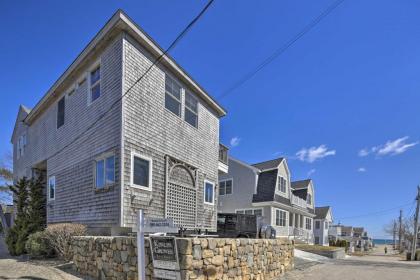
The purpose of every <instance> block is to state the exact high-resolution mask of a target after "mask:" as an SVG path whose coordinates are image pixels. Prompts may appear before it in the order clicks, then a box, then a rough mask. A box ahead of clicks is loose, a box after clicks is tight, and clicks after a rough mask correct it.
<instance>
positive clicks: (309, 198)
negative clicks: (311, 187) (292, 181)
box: [306, 193, 312, 205]
mask: <svg viewBox="0 0 420 280" xmlns="http://www.w3.org/2000/svg"><path fill="white" fill-rule="evenodd" d="M306 203H308V204H309V205H312V195H311V194H310V193H308V195H307V196H306Z"/></svg>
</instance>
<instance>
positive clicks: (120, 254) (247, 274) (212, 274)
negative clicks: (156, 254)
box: [71, 236, 294, 280]
mask: <svg viewBox="0 0 420 280" xmlns="http://www.w3.org/2000/svg"><path fill="white" fill-rule="evenodd" d="M145 247H146V248H145V250H146V254H145V255H146V278H147V279H152V274H153V266H152V260H151V257H150V248H149V240H148V239H147V238H146V240H145ZM177 247H178V253H179V260H180V267H181V279H183V280H184V279H186V280H189V279H197V280H204V279H223V280H252V279H257V280H267V279H273V278H275V277H278V276H280V275H282V274H283V273H284V272H285V271H286V270H289V269H292V268H293V248H294V246H293V244H292V242H291V241H289V240H284V239H245V238H241V239H228V238H178V239H177ZM71 250H72V251H73V254H74V255H73V261H74V264H75V267H76V269H77V271H79V272H80V273H81V274H84V275H89V276H91V277H93V278H96V279H137V244H136V238H135V237H93V236H86V237H75V238H73V241H72V245H71Z"/></svg>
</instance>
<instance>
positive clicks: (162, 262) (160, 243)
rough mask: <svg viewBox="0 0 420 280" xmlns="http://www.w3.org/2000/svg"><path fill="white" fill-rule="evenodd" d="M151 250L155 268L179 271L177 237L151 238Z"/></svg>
mask: <svg viewBox="0 0 420 280" xmlns="http://www.w3.org/2000/svg"><path fill="white" fill-rule="evenodd" d="M150 249H151V251H152V260H153V267H154V268H162V269H168V270H179V262H178V250H177V247H176V240H175V237H166V236H156V237H155V236H151V237H150Z"/></svg>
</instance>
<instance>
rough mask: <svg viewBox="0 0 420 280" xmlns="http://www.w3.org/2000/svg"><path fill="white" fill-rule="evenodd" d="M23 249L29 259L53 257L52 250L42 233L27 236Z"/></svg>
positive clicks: (53, 252)
mask: <svg viewBox="0 0 420 280" xmlns="http://www.w3.org/2000/svg"><path fill="white" fill-rule="evenodd" d="M25 248H26V252H28V254H29V255H31V257H53V256H54V255H55V251H54V248H53V247H52V246H51V244H50V242H49V240H48V238H47V237H46V234H45V232H44V231H38V232H35V233H32V234H31V235H29V237H28V241H26V245H25Z"/></svg>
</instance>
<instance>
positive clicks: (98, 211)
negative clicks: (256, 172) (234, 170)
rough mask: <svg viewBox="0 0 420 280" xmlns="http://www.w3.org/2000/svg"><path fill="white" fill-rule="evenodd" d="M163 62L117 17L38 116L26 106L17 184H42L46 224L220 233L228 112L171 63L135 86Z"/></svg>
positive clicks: (16, 153) (108, 230)
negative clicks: (141, 214) (169, 225)
mask: <svg viewBox="0 0 420 280" xmlns="http://www.w3.org/2000/svg"><path fill="white" fill-rule="evenodd" d="M162 53H163V50H162V49H161V48H160V47H159V46H158V44H157V43H156V42H155V41H153V40H152V39H151V38H150V37H149V36H148V35H147V34H146V33H145V32H144V31H143V30H142V29H141V28H140V27H139V26H137V25H136V24H135V23H134V22H133V21H132V20H131V19H130V18H129V17H128V16H127V15H126V14H125V13H123V12H122V11H120V10H119V11H117V12H116V13H115V14H114V15H113V16H112V18H111V19H110V20H109V21H108V22H107V23H106V24H105V26H104V27H103V28H102V29H101V30H100V31H99V32H98V33H97V35H96V36H95V37H94V38H93V39H92V41H91V42H90V43H89V44H88V45H87V46H86V47H85V49H83V51H82V52H81V53H80V54H79V55H78V56H77V58H76V59H75V60H74V62H73V63H72V64H71V65H70V66H69V67H68V68H67V69H66V70H65V72H64V73H63V74H62V75H61V76H60V77H59V79H58V80H57V81H56V82H55V83H54V84H53V85H52V87H51V88H50V89H49V90H48V92H47V93H46V94H45V95H44V96H43V97H42V99H41V100H40V101H39V102H38V103H37V104H36V105H35V107H34V108H33V109H31V110H30V109H28V108H26V107H24V106H20V108H19V112H18V115H17V119H16V124H15V127H14V131H13V135H12V138H11V142H12V144H13V157H14V160H13V163H14V166H13V169H14V176H15V180H17V179H18V178H21V177H23V176H27V177H31V176H38V175H39V174H42V175H44V177H45V178H46V196H47V221H48V223H59V222H77V223H83V224H86V225H88V226H89V228H90V229H91V231H92V232H97V233H102V234H119V233H121V232H125V231H127V229H128V228H130V227H132V226H133V225H134V223H135V217H136V212H137V210H138V209H144V210H145V214H146V215H147V216H149V217H172V218H173V219H174V221H175V224H176V225H178V226H184V227H186V228H189V229H195V228H200V229H209V230H215V229H216V212H217V211H216V210H217V209H216V205H217V198H218V196H217V188H216V184H217V182H218V174H219V172H226V171H227V149H226V148H225V147H224V146H220V145H219V119H220V118H221V117H223V116H224V115H225V114H226V112H225V110H224V109H223V108H222V107H221V106H220V105H219V104H218V103H217V102H216V101H215V100H214V99H212V98H211V96H210V95H209V94H208V93H207V92H206V91H205V90H204V89H203V88H202V87H201V86H200V85H199V84H198V83H197V82H196V81H194V80H193V78H191V76H189V75H188V74H187V73H186V72H185V70H183V69H182V68H181V67H180V66H179V65H178V64H177V63H176V62H175V61H174V60H173V59H172V58H170V57H169V56H165V57H164V58H163V60H162V61H161V63H160V64H159V65H158V66H156V67H154V68H152V70H151V71H150V72H149V73H148V74H147V75H146V76H145V77H144V78H143V79H141V80H140V82H138V83H136V80H138V79H139V77H140V76H141V75H143V74H144V73H145V71H146V69H147V68H148V67H150V66H151V65H152V63H153V62H154V61H155V60H156V58H157V57H159V56H160V55H161V54H162ZM127 91H129V93H128V94H126V93H127ZM98 119H99V121H98ZM86 131H87V132H86Z"/></svg>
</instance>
